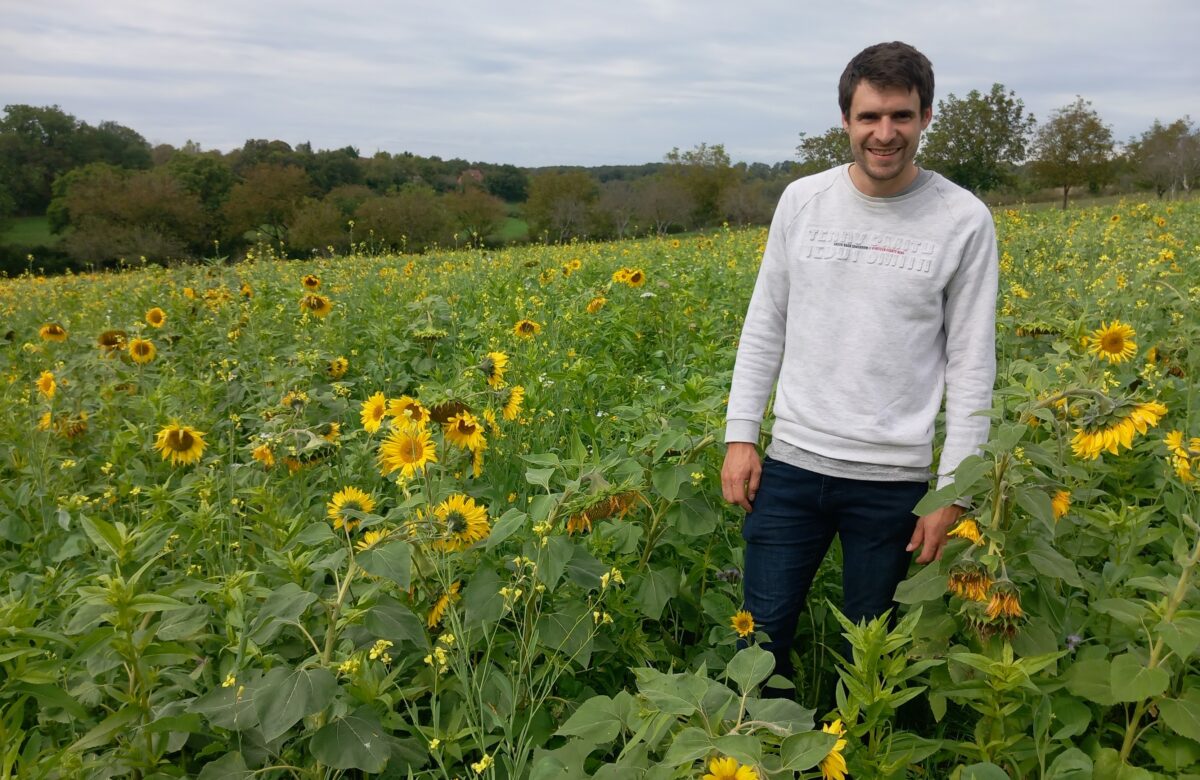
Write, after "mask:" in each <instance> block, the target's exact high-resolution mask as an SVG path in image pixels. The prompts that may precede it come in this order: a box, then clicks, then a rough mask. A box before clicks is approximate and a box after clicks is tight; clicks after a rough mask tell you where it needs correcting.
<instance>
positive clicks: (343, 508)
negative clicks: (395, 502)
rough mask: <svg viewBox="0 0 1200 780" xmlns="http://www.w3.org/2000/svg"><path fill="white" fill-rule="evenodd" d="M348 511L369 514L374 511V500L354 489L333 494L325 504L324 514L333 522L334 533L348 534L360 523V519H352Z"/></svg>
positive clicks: (344, 489)
mask: <svg viewBox="0 0 1200 780" xmlns="http://www.w3.org/2000/svg"><path fill="white" fill-rule="evenodd" d="M348 510H349V511H348ZM350 511H353V512H360V513H362V514H370V513H371V512H373V511H375V499H373V498H371V496H369V495H367V494H366V493H364V492H363V491H361V490H359V489H358V488H356V487H344V488H342V489H341V490H339V491H338V492H336V493H334V494H333V498H332V499H330V501H329V503H328V504H326V514H327V515H328V516H329V519H330V520H331V521H333V529H334V530H335V531H340V530H343V529H344V530H345V532H346V533H350V532H351V531H353V530H354V529H355V528H357V527H358V525H359V523H361V522H362V520H361V519H359V518H357V517H352V516H351V515H350V514H349V512H350Z"/></svg>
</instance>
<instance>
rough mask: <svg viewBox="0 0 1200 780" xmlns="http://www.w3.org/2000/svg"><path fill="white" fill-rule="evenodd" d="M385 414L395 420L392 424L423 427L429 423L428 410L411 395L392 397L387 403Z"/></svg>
mask: <svg viewBox="0 0 1200 780" xmlns="http://www.w3.org/2000/svg"><path fill="white" fill-rule="evenodd" d="M387 414H388V416H389V417H391V418H392V419H394V420H395V422H394V423H392V424H393V425H397V426H401V427H407V426H411V427H417V428H424V427H425V426H426V425H428V424H429V410H428V409H426V408H425V407H424V406H422V405H421V402H420V401H418V400H417V399H415V398H413V397H412V396H408V395H402V396H400V397H399V398H392V399H390V400H389V401H388V404H387Z"/></svg>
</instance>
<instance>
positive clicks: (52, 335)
mask: <svg viewBox="0 0 1200 780" xmlns="http://www.w3.org/2000/svg"><path fill="white" fill-rule="evenodd" d="M38 336H40V337H41V339H42V341H66V340H67V329H66V328H64V327H63V326H62V325H59V324H58V323H57V322H47V323H46V324H45V325H43V326H42V327H40V328H38Z"/></svg>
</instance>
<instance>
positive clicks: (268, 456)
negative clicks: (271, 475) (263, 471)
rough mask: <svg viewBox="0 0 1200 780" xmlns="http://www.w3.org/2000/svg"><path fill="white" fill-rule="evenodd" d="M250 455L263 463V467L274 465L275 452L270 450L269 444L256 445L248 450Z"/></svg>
mask: <svg viewBox="0 0 1200 780" xmlns="http://www.w3.org/2000/svg"><path fill="white" fill-rule="evenodd" d="M250 456H251V457H253V458H254V459H255V460H256V461H258V462H259V463H261V464H263V468H268V469H269V468H271V467H272V466H274V465H275V453H274V452H272V451H271V445H270V444H260V445H258V446H257V447H255V448H254V449H253V450H252V451H251V452H250Z"/></svg>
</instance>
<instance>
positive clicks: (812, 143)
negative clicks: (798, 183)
mask: <svg viewBox="0 0 1200 780" xmlns="http://www.w3.org/2000/svg"><path fill="white" fill-rule="evenodd" d="M796 156H797V157H799V158H800V165H799V166H798V168H797V170H796V175H797V176H811V175H812V174H814V173H820V172H821V171H827V170H829V169H830V168H836V167H837V166H839V165H844V164H846V163H848V162H853V160H854V156H853V155H852V154H851V153H850V142H849V140H847V138H846V131H845V130H843V129H842V127H841V125H838V126H837V127H831V128H829V129H828V130H826V131H825V132H824V133H821V134H820V135H814V136H811V137H810V136H809V135H808V134H807V133H801V134H800V145H799V146H797V147H796Z"/></svg>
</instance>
